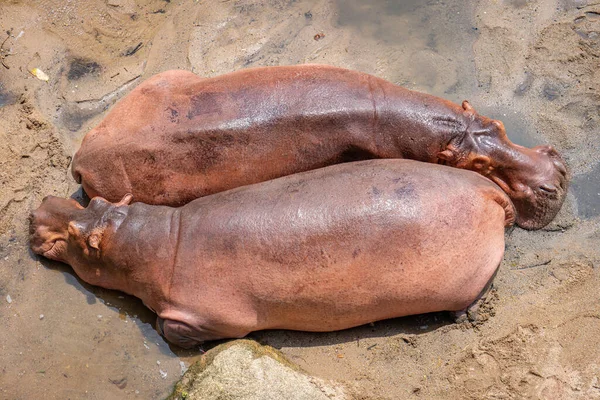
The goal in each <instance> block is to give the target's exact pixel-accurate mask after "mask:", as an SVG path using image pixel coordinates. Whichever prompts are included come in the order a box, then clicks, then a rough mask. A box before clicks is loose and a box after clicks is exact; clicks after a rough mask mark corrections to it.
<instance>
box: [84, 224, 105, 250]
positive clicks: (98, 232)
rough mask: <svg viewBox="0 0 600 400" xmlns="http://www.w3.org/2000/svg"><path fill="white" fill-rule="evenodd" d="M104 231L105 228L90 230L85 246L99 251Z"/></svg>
mask: <svg viewBox="0 0 600 400" xmlns="http://www.w3.org/2000/svg"><path fill="white" fill-rule="evenodd" d="M104 229H106V226H99V227H96V228H94V229H93V230H92V232H91V233H90V236H88V238H87V244H88V246H89V247H91V248H92V249H96V250H100V241H101V240H102V235H103V234H104Z"/></svg>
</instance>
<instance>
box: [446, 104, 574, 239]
mask: <svg viewBox="0 0 600 400" xmlns="http://www.w3.org/2000/svg"><path fill="white" fill-rule="evenodd" d="M462 106H463V109H464V111H465V114H466V115H467V116H468V117H469V120H470V123H469V126H468V127H467V130H466V133H465V134H464V135H463V136H461V137H459V138H456V139H455V140H453V141H451V142H450V143H449V145H448V147H447V148H446V149H445V150H444V151H442V152H440V153H439V154H438V158H439V159H440V160H442V162H443V163H447V164H449V165H453V166H455V167H458V168H465V169H470V170H473V171H477V172H479V173H480V174H482V175H484V176H486V177H487V178H489V179H491V180H492V181H494V182H495V183H496V184H497V185H498V186H500V187H501V188H502V190H504V191H505V192H506V193H507V194H508V196H509V197H510V198H511V200H512V202H513V204H514V206H515V209H516V210H517V218H516V222H517V225H519V226H520V227H522V228H524V229H540V228H543V227H544V226H546V225H547V224H548V223H550V221H552V219H554V217H555V216H556V214H557V213H558V211H559V210H560V208H561V206H562V203H563V201H564V200H565V197H566V195H567V187H568V174H567V168H566V165H565V162H564V161H563V159H562V158H561V157H560V155H559V154H558V153H557V152H556V150H554V148H552V147H551V146H537V147H534V148H532V149H529V148H527V147H523V146H519V145H516V144H514V143H512V142H511V141H510V140H509V139H508V137H507V135H506V130H505V128H504V125H503V124H502V122H500V121H498V120H493V119H490V118H487V117H484V116H482V115H479V114H477V113H476V112H475V110H473V108H472V107H471V106H470V105H469V103H468V102H467V101H464V102H463V105H462Z"/></svg>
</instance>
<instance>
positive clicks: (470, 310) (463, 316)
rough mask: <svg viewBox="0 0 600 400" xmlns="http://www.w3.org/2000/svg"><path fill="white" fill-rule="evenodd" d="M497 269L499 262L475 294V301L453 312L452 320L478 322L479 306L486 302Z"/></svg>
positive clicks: (492, 286)
mask: <svg viewBox="0 0 600 400" xmlns="http://www.w3.org/2000/svg"><path fill="white" fill-rule="evenodd" d="M499 269H500V264H498V268H496V271H495V272H494V275H492V277H491V278H490V280H489V281H488V283H486V285H485V286H484V288H483V289H482V290H481V292H480V293H479V295H478V296H477V298H476V299H475V301H473V303H471V304H470V305H469V306H468V307H467V308H465V309H464V310H459V311H454V312H453V315H454V321H455V322H456V323H462V322H467V321H469V322H472V323H478V322H480V321H479V311H480V310H481V306H483V305H484V304H485V303H486V302H487V300H488V297H489V295H490V292H491V291H492V289H493V288H494V279H496V275H498V270H499Z"/></svg>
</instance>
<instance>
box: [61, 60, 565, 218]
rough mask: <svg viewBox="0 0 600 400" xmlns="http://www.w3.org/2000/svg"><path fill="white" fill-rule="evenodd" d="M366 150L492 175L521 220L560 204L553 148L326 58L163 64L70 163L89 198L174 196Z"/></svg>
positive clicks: (170, 200) (175, 199)
mask: <svg viewBox="0 0 600 400" xmlns="http://www.w3.org/2000/svg"><path fill="white" fill-rule="evenodd" d="M373 158H405V159H413V160H418V161H424V162H428V163H438V164H445V165H448V166H452V167H457V168H462V169H469V170H473V171H476V172H478V173H480V174H482V175H484V176H486V177H488V178H489V179H491V180H493V181H494V182H495V183H496V184H498V185H499V186H500V187H501V188H502V189H503V190H504V191H505V192H506V193H507V194H508V195H509V197H510V198H511V200H512V201H513V203H514V205H515V207H516V209H517V224H518V225H519V226H521V227H523V228H526V229H538V228H541V227H543V226H545V225H546V224H548V223H549V222H550V221H551V220H552V219H553V218H554V216H555V215H556V213H557V212H558V211H559V209H560V207H561V205H562V202H563V200H564V198H565V195H566V191H567V171H566V168H565V165H564V162H563V161H562V159H561V158H560V156H559V155H558V154H557V152H556V151H555V150H554V149H553V148H552V147H549V146H539V147H535V148H533V149H529V148H525V147H522V146H518V145H515V144H513V143H511V142H510V141H509V140H508V138H507V136H506V132H505V129H504V126H503V125H502V123H501V122H500V121H495V120H491V119H489V118H486V117H484V116H481V115H478V114H477V113H476V112H475V111H474V110H473V108H472V107H471V106H470V105H469V103H468V102H466V101H465V102H463V104H462V106H459V105H457V104H454V103H452V102H449V101H446V100H443V99H440V98H437V97H434V96H430V95H427V94H423V93H418V92H413V91H410V90H407V89H404V88H402V87H399V86H396V85H394V84H392V83H390V82H387V81H385V80H382V79H379V78H376V77H374V76H370V75H367V74H363V73H360V72H355V71H349V70H345V69H341V68H335V67H330V66H323V65H299V66H288V67H266V68H255V69H247V70H242V71H239V72H235V73H231V74H227V75H222V76H219V77H215V78H209V79H202V78H200V77H198V76H196V75H194V74H192V73H191V72H186V71H168V72H164V73H161V74H159V75H156V76H154V77H153V78H151V79H149V80H148V81H146V82H144V83H142V84H141V85H140V86H138V87H137V88H136V89H135V90H133V91H132V92H131V94H129V95H128V96H127V97H125V98H124V99H123V100H121V101H120V102H119V103H118V104H117V105H116V106H115V107H114V108H113V110H112V111H111V112H110V113H109V114H108V115H107V116H106V118H105V119H104V120H103V121H102V123H100V125H99V126H98V127H96V128H95V129H93V130H92V131H90V132H89V133H88V134H87V135H86V137H85V138H84V140H83V143H82V145H81V148H80V149H79V151H78V152H77V154H76V155H75V157H74V160H73V166H72V172H73V176H74V177H75V179H76V180H77V182H79V183H82V185H83V188H84V190H85V191H86V192H87V193H88V195H89V196H90V197H93V196H102V197H105V198H107V199H108V200H110V201H118V200H119V199H120V198H121V197H123V195H124V194H125V193H132V194H133V195H134V199H135V201H140V202H143V203H148V204H164V205H171V206H179V205H183V204H186V203H187V202H189V201H192V200H193V199H196V198H198V197H202V196H206V195H209V194H212V193H217V192H220V191H224V190H228V189H232V188H235V187H239V186H243V185H248V184H252V183H257V182H263V181H266V180H269V179H273V178H277V177H281V176H285V175H290V174H294V173H297V172H301V171H308V170H312V169H316V168H320V167H324V166H327V165H332V164H337V163H342V162H346V161H354V160H361V159H373Z"/></svg>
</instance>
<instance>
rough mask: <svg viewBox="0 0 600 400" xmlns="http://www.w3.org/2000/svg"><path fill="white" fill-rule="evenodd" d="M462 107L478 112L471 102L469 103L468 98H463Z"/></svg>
mask: <svg viewBox="0 0 600 400" xmlns="http://www.w3.org/2000/svg"><path fill="white" fill-rule="evenodd" d="M462 108H463V110H465V111H466V112H468V113H472V114H477V112H476V111H475V109H474V108H473V106H472V105H471V103H469V102H468V101H467V100H463V102H462Z"/></svg>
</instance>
